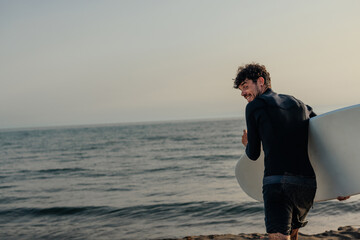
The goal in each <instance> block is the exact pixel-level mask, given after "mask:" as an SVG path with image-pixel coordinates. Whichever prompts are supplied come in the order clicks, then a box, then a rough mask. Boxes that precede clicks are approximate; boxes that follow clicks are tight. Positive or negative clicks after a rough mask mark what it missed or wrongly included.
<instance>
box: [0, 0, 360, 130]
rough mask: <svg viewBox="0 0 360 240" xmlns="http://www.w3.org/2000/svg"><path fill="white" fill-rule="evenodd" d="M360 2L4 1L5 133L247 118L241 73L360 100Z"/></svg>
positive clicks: (0, 6) (1, 92)
mask: <svg viewBox="0 0 360 240" xmlns="http://www.w3.org/2000/svg"><path fill="white" fill-rule="evenodd" d="M359 9H360V1H358V0H345V1H344V0H336V1H334V0H317V1H313V0H303V1H295V0H272V1H266V0H262V1H260V0H226V1H224V0H181V1H180V0H178V1H176V0H117V1H115V0H114V1H110V0H103V1H95V0H94V1H93V0H86V1H85V0H84V1H83V0H76V1H73V0H62V1H47V0H43V1H39V0H31V1H28V0H23V1H20V0H0V36H1V37H0V83H1V87H0V128H18V127H21V128H22V127H42V126H65V125H82V124H108V123H123V122H146V121H167V120H185V119H207V118H227V117H241V116H243V115H244V109H245V106H246V104H247V102H246V101H245V99H243V98H242V97H241V95H240V91H239V90H235V89H233V88H232V86H233V80H232V79H233V78H235V75H236V71H237V68H238V67H239V66H240V65H244V64H247V63H250V62H258V63H260V64H264V65H265V66H266V67H267V69H268V71H269V72H270V75H271V79H272V88H273V90H274V91H276V92H278V93H285V94H290V95H293V96H295V97H297V98H299V99H301V100H302V101H303V102H305V103H306V104H309V105H311V106H312V107H313V108H314V109H315V111H324V109H327V110H333V109H336V108H338V107H343V106H350V105H354V104H359V103H360V94H359V89H360V60H359V57H360V44H359V43H360V14H358V12H359Z"/></svg>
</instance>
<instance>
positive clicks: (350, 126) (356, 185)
mask: <svg viewBox="0 0 360 240" xmlns="http://www.w3.org/2000/svg"><path fill="white" fill-rule="evenodd" d="M308 148H309V149H308V151H309V158H310V161H311V164H312V166H313V168H314V171H315V174H316V181H317V191H316V196H315V201H316V202H319V201H325V200H330V199H336V198H337V197H338V196H351V195H355V194H359V193H360V173H359V172H360V104H358V105H354V106H350V107H346V108H342V109H338V110H335V111H332V112H328V113H325V114H322V115H319V116H316V117H313V118H311V119H310V123H309V145H308ZM263 174H264V153H263V152H262V153H261V155H260V157H259V159H258V160H256V161H252V160H250V159H249V158H248V157H247V156H246V154H243V156H242V157H241V158H240V160H239V161H238V163H237V164H236V167H235V176H236V178H237V180H238V182H239V184H240V186H241V188H242V189H243V190H244V192H245V193H246V194H248V195H249V196H250V197H252V198H253V199H255V200H258V201H263V198H262V178H263Z"/></svg>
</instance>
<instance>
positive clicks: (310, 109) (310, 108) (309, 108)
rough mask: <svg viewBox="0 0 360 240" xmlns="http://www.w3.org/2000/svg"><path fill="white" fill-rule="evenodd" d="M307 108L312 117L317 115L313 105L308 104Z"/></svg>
mask: <svg viewBox="0 0 360 240" xmlns="http://www.w3.org/2000/svg"><path fill="white" fill-rule="evenodd" d="M306 108H307V110H308V111H309V117H310V118H312V117H315V116H317V114H316V113H315V112H314V111H313V109H312V107H310V106H309V105H306Z"/></svg>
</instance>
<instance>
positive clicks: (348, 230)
mask: <svg viewBox="0 0 360 240" xmlns="http://www.w3.org/2000/svg"><path fill="white" fill-rule="evenodd" d="M210 239H212V240H214V239H215V240H249V239H264V240H265V239H268V238H267V235H266V234H260V233H250V234H238V235H234V234H222V235H207V236H187V237H184V238H178V239H166V240H210ZM318 239H327V240H345V239H360V228H355V227H352V226H345V227H339V228H338V229H337V230H330V231H325V232H323V233H318V234H311V235H307V234H302V233H299V240H318ZM164 240H165V239H164Z"/></svg>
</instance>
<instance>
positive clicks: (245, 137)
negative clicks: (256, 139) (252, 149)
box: [241, 130, 248, 147]
mask: <svg viewBox="0 0 360 240" xmlns="http://www.w3.org/2000/svg"><path fill="white" fill-rule="evenodd" d="M241 142H242V144H244V146H245V147H246V145H247V144H248V138H247V130H244V131H243V135H242V139H241Z"/></svg>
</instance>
